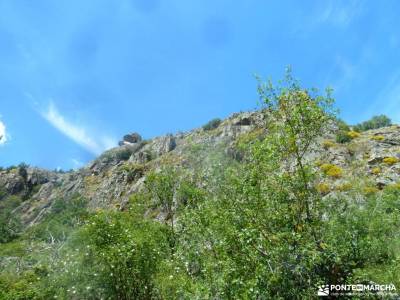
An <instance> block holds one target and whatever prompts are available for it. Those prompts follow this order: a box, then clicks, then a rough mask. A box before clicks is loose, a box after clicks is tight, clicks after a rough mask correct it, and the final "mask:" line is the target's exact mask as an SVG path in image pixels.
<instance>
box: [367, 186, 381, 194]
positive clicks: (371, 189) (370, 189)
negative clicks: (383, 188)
mask: <svg viewBox="0 0 400 300" xmlns="http://www.w3.org/2000/svg"><path fill="white" fill-rule="evenodd" d="M377 192H379V189H378V188H377V187H374V186H366V187H364V193H365V194H366V195H371V194H375V193H377Z"/></svg>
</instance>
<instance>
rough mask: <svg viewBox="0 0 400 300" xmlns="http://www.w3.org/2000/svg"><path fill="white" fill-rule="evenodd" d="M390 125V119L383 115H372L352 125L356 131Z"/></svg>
mask: <svg viewBox="0 0 400 300" xmlns="http://www.w3.org/2000/svg"><path fill="white" fill-rule="evenodd" d="M390 125H392V120H390V118H388V117H387V116H385V115H379V116H374V117H372V118H371V119H370V120H368V121H365V122H362V123H360V124H357V125H355V126H354V127H353V129H354V130H356V131H366V130H370V129H378V128H381V127H386V126H390Z"/></svg>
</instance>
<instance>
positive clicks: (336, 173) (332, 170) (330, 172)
mask: <svg viewBox="0 0 400 300" xmlns="http://www.w3.org/2000/svg"><path fill="white" fill-rule="evenodd" d="M320 169H321V170H322V172H324V174H325V175H327V176H329V177H333V178H340V177H342V174H343V170H342V168H340V167H339V166H336V165H333V164H323V165H322V166H321V167H320Z"/></svg>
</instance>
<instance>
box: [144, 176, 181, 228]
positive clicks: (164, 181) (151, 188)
mask: <svg viewBox="0 0 400 300" xmlns="http://www.w3.org/2000/svg"><path fill="white" fill-rule="evenodd" d="M145 185H146V189H147V192H148V193H149V194H150V195H151V197H152V199H154V200H155V203H154V205H155V206H161V208H162V209H163V210H164V211H165V212H166V213H167V217H166V221H167V220H170V224H171V230H172V232H174V226H175V214H176V205H175V203H174V194H175V191H176V189H177V187H178V174H177V173H176V171H175V170H174V169H172V168H166V169H163V170H161V172H159V173H156V172H151V173H150V174H148V175H147V176H146V182H145Z"/></svg>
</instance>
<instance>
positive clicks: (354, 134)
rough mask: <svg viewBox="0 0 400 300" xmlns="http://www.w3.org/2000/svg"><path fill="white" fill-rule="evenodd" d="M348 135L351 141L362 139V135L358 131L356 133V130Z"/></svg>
mask: <svg viewBox="0 0 400 300" xmlns="http://www.w3.org/2000/svg"><path fill="white" fill-rule="evenodd" d="M347 135H348V136H349V137H350V138H351V139H356V138H358V137H360V133H359V132H357V131H354V130H352V131H349V132H347Z"/></svg>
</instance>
